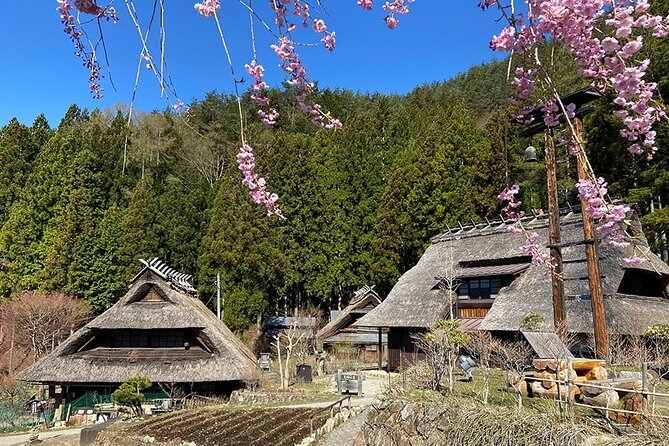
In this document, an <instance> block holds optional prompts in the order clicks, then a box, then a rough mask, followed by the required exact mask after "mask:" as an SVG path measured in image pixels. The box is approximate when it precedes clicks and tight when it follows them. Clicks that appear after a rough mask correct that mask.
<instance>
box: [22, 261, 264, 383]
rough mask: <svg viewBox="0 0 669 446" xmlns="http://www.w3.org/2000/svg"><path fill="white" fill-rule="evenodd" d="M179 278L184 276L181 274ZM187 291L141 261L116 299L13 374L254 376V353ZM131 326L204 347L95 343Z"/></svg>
mask: <svg viewBox="0 0 669 446" xmlns="http://www.w3.org/2000/svg"><path fill="white" fill-rule="evenodd" d="M180 277H182V280H183V277H185V276H183V275H182V276H180ZM181 285H183V282H182V283H181ZM187 290H188V288H187V287H186V286H175V283H173V282H172V281H171V280H169V278H166V277H165V275H164V274H159V273H157V272H156V271H154V269H153V268H151V267H147V266H146V265H145V268H144V269H143V270H142V272H141V273H140V274H139V275H137V276H136V277H135V278H134V279H133V281H132V282H131V284H130V289H129V290H128V292H127V293H126V295H125V296H124V297H123V298H121V300H120V301H119V302H117V303H116V304H115V305H114V306H112V307H111V308H110V309H109V310H107V311H105V312H104V313H103V314H101V315H100V316H98V317H97V318H95V319H94V320H93V321H91V322H90V323H88V324H87V325H85V326H84V327H83V328H81V329H80V330H78V331H77V332H75V333H74V334H73V335H72V336H70V337H69V338H68V339H67V340H66V341H65V342H63V343H62V344H61V345H60V346H59V347H58V348H56V349H55V350H54V351H53V352H52V353H50V354H49V355H47V356H45V357H44V358H42V359H40V360H39V361H38V362H37V363H35V364H34V365H32V366H30V367H28V368H27V369H25V370H23V371H22V372H21V373H20V374H19V376H18V378H19V379H21V380H23V381H32V382H42V383H72V384H74V383H82V384H95V383H122V382H124V381H126V380H127V379H128V377H130V376H133V375H142V376H146V377H147V378H149V379H150V380H151V381H153V382H184V383H191V382H193V383H195V382H221V381H238V380H255V379H256V378H257V373H258V367H257V363H256V360H255V358H254V356H253V354H252V353H251V352H250V351H249V350H248V349H247V348H246V346H245V345H244V344H243V343H242V342H241V341H240V340H238V339H237V338H236V337H235V335H234V334H233V333H232V332H231V331H230V330H229V329H228V327H227V326H226V325H225V324H224V323H223V322H222V321H219V320H218V319H217V318H216V316H215V315H214V314H213V313H212V312H211V311H210V310H209V309H208V308H207V307H206V306H205V305H204V304H203V303H202V302H201V301H200V300H199V299H198V298H197V296H195V295H194V294H192V293H187ZM147 293H155V294H152V296H156V297H155V300H154V301H148V300H147V299H146V296H147V295H148V294H147ZM133 329H134V330H138V329H140V330H148V329H160V330H163V331H169V330H180V329H189V330H191V331H193V332H194V333H197V336H198V338H199V339H200V340H201V341H202V344H203V347H202V348H200V347H199V346H193V347H192V348H189V349H185V348H184V347H179V348H111V347H110V346H94V345H95V343H96V336H98V335H101V334H103V333H110V332H112V333H113V332H119V331H121V332H122V331H127V330H133ZM89 346H93V347H92V348H90V347H89Z"/></svg>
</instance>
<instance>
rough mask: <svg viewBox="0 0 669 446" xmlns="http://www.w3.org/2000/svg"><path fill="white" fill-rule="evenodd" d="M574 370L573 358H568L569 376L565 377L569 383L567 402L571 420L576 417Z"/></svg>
mask: <svg viewBox="0 0 669 446" xmlns="http://www.w3.org/2000/svg"><path fill="white" fill-rule="evenodd" d="M572 370H573V365H572V360H571V358H567V376H565V381H566V382H567V401H568V402H569V403H568V410H569V418H570V419H573V417H574V392H573V390H574V384H573V382H572V379H571V377H572Z"/></svg>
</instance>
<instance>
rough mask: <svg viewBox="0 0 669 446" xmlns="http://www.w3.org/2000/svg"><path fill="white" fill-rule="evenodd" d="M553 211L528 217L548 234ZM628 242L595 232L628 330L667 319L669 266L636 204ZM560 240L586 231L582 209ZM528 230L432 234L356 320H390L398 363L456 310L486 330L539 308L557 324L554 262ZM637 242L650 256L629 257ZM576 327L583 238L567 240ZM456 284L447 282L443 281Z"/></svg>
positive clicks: (620, 323)
mask: <svg viewBox="0 0 669 446" xmlns="http://www.w3.org/2000/svg"><path fill="white" fill-rule="evenodd" d="M547 217H548V216H547V215H541V216H533V217H530V218H527V219H525V221H524V222H523V224H524V226H525V227H526V228H527V229H528V230H530V231H534V232H537V233H538V234H539V235H540V236H541V240H542V241H543V243H544V244H545V243H547V240H548V218H547ZM628 221H629V222H630V224H629V225H626V230H627V232H628V233H629V234H630V235H631V237H629V238H628V241H629V242H630V246H629V247H628V248H626V249H622V250H621V249H618V248H614V247H612V246H610V245H608V244H607V243H606V242H603V241H599V240H598V241H597V248H598V256H599V259H600V269H601V272H602V288H603V293H604V295H605V302H604V305H605V310H606V322H607V325H608V326H609V327H610V329H611V330H615V331H617V332H619V333H621V334H640V333H643V332H644V331H645V329H646V327H648V326H649V325H652V324H655V323H669V299H668V298H667V297H668V294H667V285H668V284H669V266H667V265H666V264H665V263H664V262H662V261H661V259H660V258H658V257H657V256H656V255H655V254H653V253H652V252H650V250H649V248H648V244H647V241H646V239H645V237H644V235H643V232H642V230H641V224H640V223H639V219H638V217H637V216H636V214H635V213H634V212H631V213H630V215H629V216H628ZM561 229H562V242H563V243H569V242H579V241H582V240H583V223H582V219H581V215H580V213H574V212H568V213H565V215H563V216H562V217H561ZM523 244H524V235H523V234H512V233H509V232H508V226H507V223H505V222H503V221H497V222H486V223H482V224H476V225H469V226H465V227H460V228H458V229H457V230H450V231H448V232H447V233H445V234H442V235H439V236H437V237H435V238H434V239H433V240H432V243H431V244H430V246H429V247H428V248H427V250H426V251H425V253H424V254H423V256H422V257H421V259H420V260H419V262H418V264H417V265H416V266H414V267H413V268H412V269H410V270H409V271H407V272H406V273H405V274H404V275H403V276H402V277H400V279H399V281H398V282H397V284H396V285H395V287H394V288H393V289H392V290H391V292H390V293H389V295H388V297H387V298H386V300H385V301H384V302H383V303H382V304H381V305H379V306H378V307H377V308H376V309H374V310H373V311H371V312H370V313H369V314H367V315H366V316H364V317H363V318H361V319H360V320H359V321H358V322H357V325H360V326H368V327H387V328H389V334H388V358H389V359H388V361H389V366H390V368H391V369H396V368H398V367H401V366H402V365H404V364H407V363H408V362H411V361H413V360H415V359H416V358H417V357H419V355H420V353H419V352H418V351H417V350H416V349H415V347H414V344H413V342H412V340H411V333H414V332H418V331H422V330H426V329H428V328H429V327H431V326H433V325H434V324H435V323H436V322H437V321H438V320H439V319H444V318H448V317H449V315H450V313H451V311H453V312H454V317H455V318H457V319H458V320H460V322H461V324H462V326H463V327H464V328H465V329H466V330H475V329H481V330H487V331H490V332H493V333H495V334H497V335H499V336H503V337H511V336H516V335H517V333H519V331H520V325H521V321H522V320H523V318H524V317H525V316H526V315H528V314H530V313H536V314H539V315H540V316H541V317H542V318H543V321H544V326H545V327H546V328H547V329H549V330H550V328H551V327H552V326H553V309H552V291H551V276H550V273H549V272H548V271H547V270H546V266H534V265H532V264H531V263H530V260H531V259H530V258H529V257H527V256H523V255H521V252H520V251H519V246H521V245H523ZM632 252H634V253H635V254H637V255H640V254H641V255H643V256H645V257H647V259H648V261H647V262H645V263H642V264H640V265H636V266H632V265H627V264H626V263H625V262H623V258H624V257H629V256H630V255H631V254H632ZM562 253H563V258H564V281H565V295H566V308H567V322H568V330H569V331H571V332H576V333H583V334H586V333H591V332H592V311H591V307H590V306H591V303H590V293H589V288H588V274H587V265H586V259H585V248H584V246H583V245H573V246H568V247H565V248H563V249H562ZM449 281H450V282H451V283H455V284H456V287H453V288H454V289H453V288H451V289H444V288H447V287H444V286H443V285H444V283H445V282H449Z"/></svg>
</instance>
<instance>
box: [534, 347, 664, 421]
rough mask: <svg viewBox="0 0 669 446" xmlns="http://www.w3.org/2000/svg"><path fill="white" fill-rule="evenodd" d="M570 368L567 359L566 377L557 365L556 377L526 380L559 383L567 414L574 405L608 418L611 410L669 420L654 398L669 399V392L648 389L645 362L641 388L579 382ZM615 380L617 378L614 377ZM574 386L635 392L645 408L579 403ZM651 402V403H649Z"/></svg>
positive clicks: (642, 370) (571, 414) (559, 398)
mask: <svg viewBox="0 0 669 446" xmlns="http://www.w3.org/2000/svg"><path fill="white" fill-rule="evenodd" d="M570 370H573V369H572V364H571V359H568V360H567V370H565V371H564V373H563V375H564V376H565V378H564V379H560V372H561V371H560V368H559V367H557V370H556V372H555V375H556V376H555V379H552V378H537V377H531V376H528V377H526V381H539V382H550V383H554V384H555V385H557V399H556V401H557V403H558V405H559V407H560V410H561V411H562V410H563V409H564V408H565V406H566V410H567V415H568V416H571V417H573V415H574V407H585V408H589V409H595V410H598V411H600V412H603V414H604V415H605V416H606V417H607V418H608V417H609V412H615V413H622V414H626V415H631V416H634V415H638V416H639V417H642V418H643V417H651V418H657V419H664V420H669V416H667V415H662V414H660V413H657V411H656V410H655V404H654V399H655V398H667V399H669V394H667V393H660V392H653V391H650V390H648V365H647V364H646V363H644V364H643V365H642V367H641V382H642V388H641V390H636V389H634V388H621V387H614V386H612V385H601V384H597V383H596V382H592V381H585V382H578V381H574V380H573V379H572V378H571V377H572V376H573V373H569V371H570ZM614 382H615V378H614ZM560 386H564V387H565V388H566V395H564V397H563V395H561V393H562V392H561V387H560ZM574 387H579V388H583V387H590V388H598V389H602V390H603V391H611V390H612V391H616V392H623V393H633V394H640V395H642V396H643V409H642V411H634V410H626V409H618V408H614V407H609V406H608V404H607V406H596V405H592V404H584V403H578V402H576V401H575V398H574V397H575V395H574V391H573V390H574ZM649 403H650V404H649Z"/></svg>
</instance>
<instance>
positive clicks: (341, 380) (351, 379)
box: [336, 369, 365, 396]
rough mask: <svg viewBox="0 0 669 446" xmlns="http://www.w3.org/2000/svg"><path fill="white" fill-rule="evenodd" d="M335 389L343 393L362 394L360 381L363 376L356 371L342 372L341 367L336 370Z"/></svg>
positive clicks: (362, 379)
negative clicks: (354, 372) (353, 372)
mask: <svg viewBox="0 0 669 446" xmlns="http://www.w3.org/2000/svg"><path fill="white" fill-rule="evenodd" d="M336 379H337V391H338V392H339V393H341V394H343V393H356V394H358V396H361V395H362V382H363V381H364V380H365V377H364V376H363V375H362V374H360V373H358V374H352V373H343V372H342V371H341V369H339V370H337V377H336Z"/></svg>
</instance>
